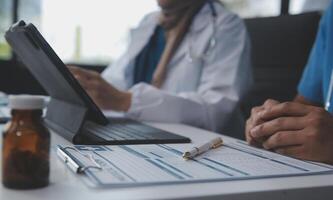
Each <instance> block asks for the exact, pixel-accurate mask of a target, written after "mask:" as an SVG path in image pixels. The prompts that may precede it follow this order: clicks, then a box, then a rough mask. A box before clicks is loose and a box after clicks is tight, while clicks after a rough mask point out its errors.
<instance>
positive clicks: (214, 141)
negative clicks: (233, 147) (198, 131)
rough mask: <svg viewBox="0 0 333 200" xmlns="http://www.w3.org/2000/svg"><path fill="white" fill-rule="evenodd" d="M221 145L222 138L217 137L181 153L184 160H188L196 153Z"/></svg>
mask: <svg viewBox="0 0 333 200" xmlns="http://www.w3.org/2000/svg"><path fill="white" fill-rule="evenodd" d="M222 145H223V140H222V138H221V137H217V138H214V139H212V140H210V141H209V142H207V143H205V144H203V145H201V146H199V147H194V148H192V149H191V150H190V151H186V152H185V153H184V154H183V158H184V159H185V160H189V159H192V158H194V157H195V156H197V155H200V154H202V153H204V152H207V151H209V150H210V149H216V148H218V147H220V146H222Z"/></svg>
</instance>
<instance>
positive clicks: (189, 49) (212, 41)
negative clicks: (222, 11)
mask: <svg viewBox="0 0 333 200" xmlns="http://www.w3.org/2000/svg"><path fill="white" fill-rule="evenodd" d="M208 5H209V8H210V10H211V12H212V14H211V20H210V22H211V25H212V28H213V33H212V36H211V38H210V39H209V44H208V46H207V47H206V49H205V50H204V52H203V53H202V54H201V55H196V54H195V52H194V51H193V47H192V44H193V42H194V41H192V40H193V37H191V36H190V37H189V39H188V40H189V41H188V42H187V56H186V57H187V59H188V61H189V62H194V61H195V60H200V61H203V60H205V59H206V58H207V57H208V56H209V55H210V53H211V51H212V50H213V49H214V48H215V47H216V42H217V41H216V38H215V34H216V18H217V12H216V9H215V6H214V0H210V1H208Z"/></svg>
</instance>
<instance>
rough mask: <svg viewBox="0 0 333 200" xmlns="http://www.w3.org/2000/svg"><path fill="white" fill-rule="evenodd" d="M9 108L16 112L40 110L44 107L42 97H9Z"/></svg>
mask: <svg viewBox="0 0 333 200" xmlns="http://www.w3.org/2000/svg"><path fill="white" fill-rule="evenodd" d="M8 102H9V107H10V108H11V109H17V110H41V109H43V108H44V107H45V100H44V97H43V96H36V95H9V98H8Z"/></svg>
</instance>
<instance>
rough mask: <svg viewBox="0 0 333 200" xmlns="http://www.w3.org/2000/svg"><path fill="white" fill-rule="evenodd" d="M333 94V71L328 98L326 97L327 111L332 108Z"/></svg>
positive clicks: (332, 72)
mask: <svg viewBox="0 0 333 200" xmlns="http://www.w3.org/2000/svg"><path fill="white" fill-rule="evenodd" d="M332 93H333V69H332V71H331V78H330V84H329V87H328V92H327V97H326V102H325V110H326V111H329V109H330V107H331V98H332Z"/></svg>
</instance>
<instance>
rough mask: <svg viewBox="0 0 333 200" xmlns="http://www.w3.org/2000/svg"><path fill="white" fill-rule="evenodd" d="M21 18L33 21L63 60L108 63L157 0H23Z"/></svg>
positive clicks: (119, 53)
mask: <svg viewBox="0 0 333 200" xmlns="http://www.w3.org/2000/svg"><path fill="white" fill-rule="evenodd" d="M19 5H20V6H19V19H23V20H25V21H26V22H32V23H34V24H35V25H36V26H37V28H38V29H39V30H40V31H41V32H42V34H43V36H44V37H45V38H46V40H47V41H48V42H49V43H50V45H51V46H52V47H53V48H54V50H55V51H56V52H57V54H58V55H59V57H60V58H61V59H62V60H63V61H64V62H75V63H82V64H102V65H103V64H108V63H110V62H112V61H113V60H115V59H117V58H119V56H120V55H121V54H122V53H123V52H124V50H125V48H126V46H127V44H128V40H129V32H130V30H131V29H132V28H134V27H136V26H137V25H138V23H139V22H140V20H141V19H142V18H143V17H144V15H146V14H148V13H150V12H152V11H155V10H157V4H156V0H134V1H133V0H121V1H110V0H94V1H82V0H21V1H20V4H19Z"/></svg>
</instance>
